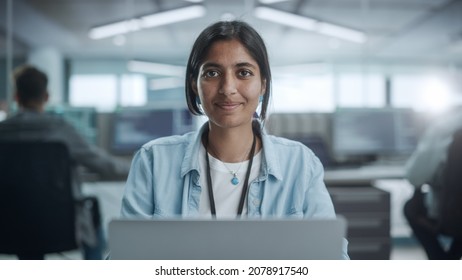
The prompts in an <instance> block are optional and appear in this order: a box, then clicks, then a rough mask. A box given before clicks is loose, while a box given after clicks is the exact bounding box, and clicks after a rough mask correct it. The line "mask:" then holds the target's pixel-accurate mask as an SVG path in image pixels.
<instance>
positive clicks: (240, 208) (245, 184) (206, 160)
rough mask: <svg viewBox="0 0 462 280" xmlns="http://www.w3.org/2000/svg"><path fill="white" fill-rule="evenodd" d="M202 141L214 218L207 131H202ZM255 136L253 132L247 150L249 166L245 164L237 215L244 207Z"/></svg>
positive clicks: (215, 214)
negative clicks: (248, 149) (248, 150)
mask: <svg viewBox="0 0 462 280" xmlns="http://www.w3.org/2000/svg"><path fill="white" fill-rule="evenodd" d="M202 137H203V142H204V147H205V162H206V163H207V185H208V186H207V187H208V190H209V201H210V211H211V212H212V217H213V218H216V216H217V211H216V208H215V199H214V198H213V189H212V176H211V175H210V162H209V156H208V149H207V147H208V142H209V138H208V131H206V132H204V134H203V136H202ZM256 142H257V141H256V137H255V133H253V142H252V148H251V149H250V152H249V166H247V173H246V174H245V180H244V186H243V188H242V193H241V199H240V201H239V208H238V210H237V216H238V217H239V216H241V215H242V211H243V209H244V202H245V198H246V196H247V191H248V189H249V177H250V171H251V169H252V162H253V155H254V153H255V146H256Z"/></svg>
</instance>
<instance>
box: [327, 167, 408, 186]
mask: <svg viewBox="0 0 462 280" xmlns="http://www.w3.org/2000/svg"><path fill="white" fill-rule="evenodd" d="M404 175H405V170H404V165H401V164H400V165H369V166H367V165H366V166H361V167H357V168H352V167H348V168H339V169H332V170H326V171H325V173H324V181H325V183H326V185H364V184H365V185H371V184H372V183H373V182H374V181H375V180H379V179H402V178H404Z"/></svg>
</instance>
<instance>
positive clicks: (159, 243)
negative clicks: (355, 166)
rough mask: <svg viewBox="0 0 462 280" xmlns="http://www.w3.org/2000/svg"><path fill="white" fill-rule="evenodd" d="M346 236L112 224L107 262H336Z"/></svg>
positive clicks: (266, 223) (281, 228)
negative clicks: (110, 260) (299, 260)
mask: <svg viewBox="0 0 462 280" xmlns="http://www.w3.org/2000/svg"><path fill="white" fill-rule="evenodd" d="M345 232H346V222H345V220H344V219H343V218H341V217H340V218H337V219H333V220H287V219H285V220H184V219H182V220H123V219H118V220H113V221H111V223H110V224H109V248H110V258H111V259H124V260H129V259H137V260H177V259H180V260H181V259H183V260H201V259H202V260H205V259H209V260H225V259H229V260H246V259H248V260H251V259H261V260H266V259H278V260H291V259H320V260H327V259H341V257H342V242H343V240H342V239H343V237H344V236H345Z"/></svg>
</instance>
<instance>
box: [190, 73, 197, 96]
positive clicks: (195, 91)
mask: <svg viewBox="0 0 462 280" xmlns="http://www.w3.org/2000/svg"><path fill="white" fill-rule="evenodd" d="M189 81H190V83H191V89H192V91H193V92H194V93H195V94H196V95H197V96H198V95H199V93H198V90H197V81H196V80H194V79H193V78H192V77H191V78H189Z"/></svg>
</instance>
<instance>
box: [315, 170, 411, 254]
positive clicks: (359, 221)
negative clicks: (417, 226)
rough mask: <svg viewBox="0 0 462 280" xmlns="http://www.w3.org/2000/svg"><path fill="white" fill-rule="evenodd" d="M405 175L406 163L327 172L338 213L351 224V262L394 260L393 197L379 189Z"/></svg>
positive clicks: (326, 177) (326, 178) (329, 187)
mask: <svg viewBox="0 0 462 280" xmlns="http://www.w3.org/2000/svg"><path fill="white" fill-rule="evenodd" d="M404 175H405V174H404V165H402V164H400V165H397V164H395V165H378V164H375V165H369V166H363V167H356V168H352V167H349V168H344V169H335V170H326V171H325V175H324V181H325V183H326V186H327V187H328V190H329V193H330V195H331V197H332V202H333V203H334V207H335V210H336V212H337V214H338V215H343V216H344V217H345V218H346V219H347V221H348V233H347V238H348V241H349V242H350V245H349V254H350V257H351V259H389V258H390V251H391V232H392V230H391V227H392V222H391V218H392V215H391V213H392V210H391V208H392V207H391V202H392V200H391V194H390V192H389V191H388V190H387V189H384V188H380V187H377V184H376V182H379V181H380V180H384V179H387V180H391V179H400V178H403V177H404ZM381 185H383V184H381ZM395 210H399V209H395ZM393 212H394V213H397V212H396V211H393Z"/></svg>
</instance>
